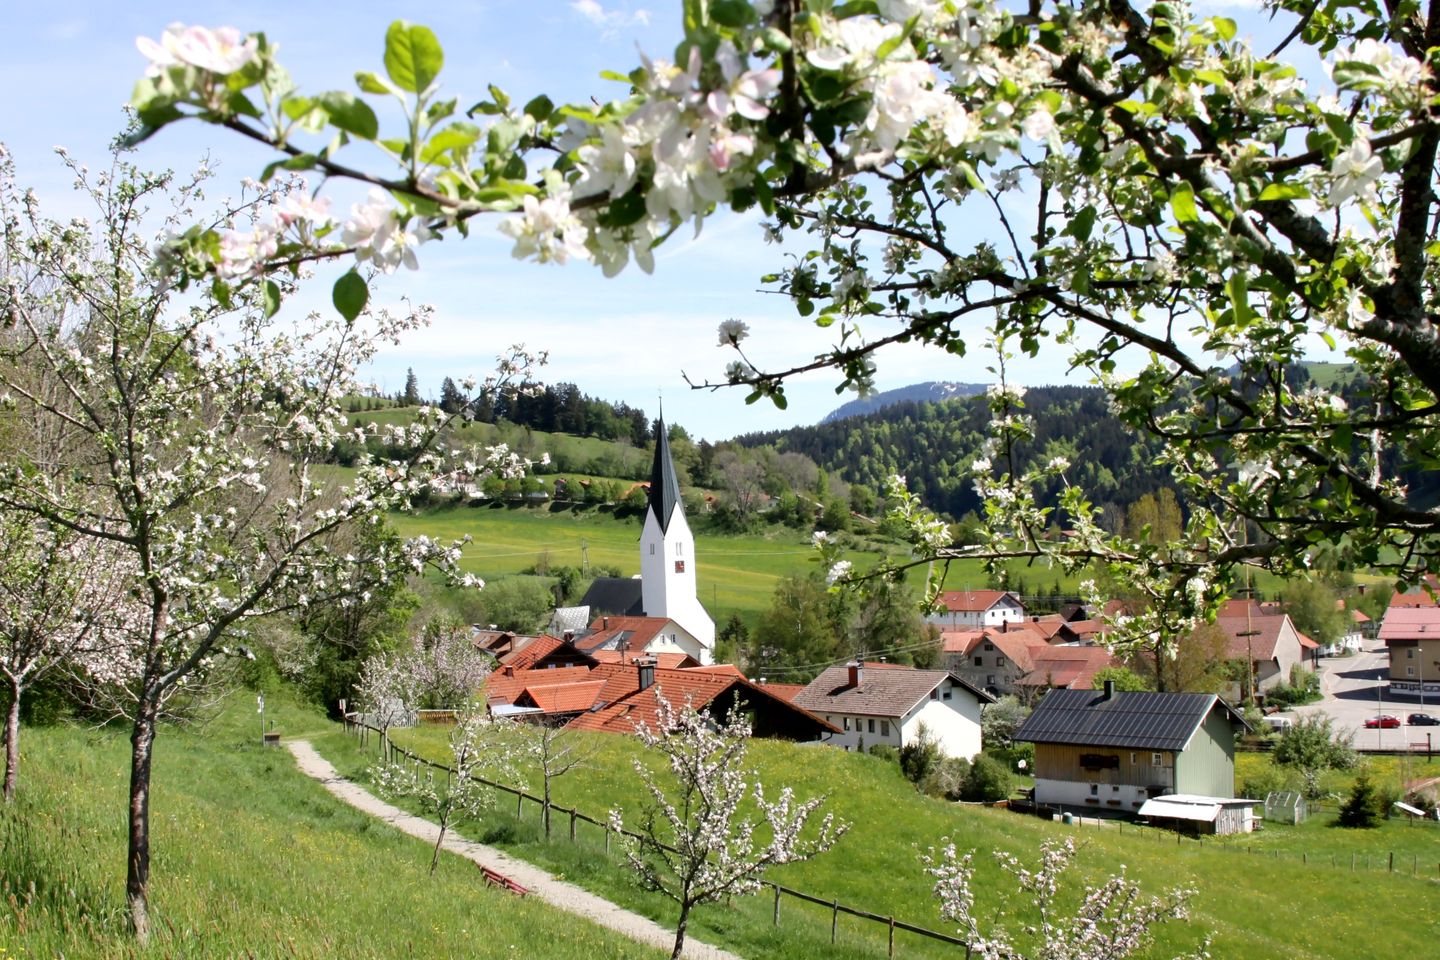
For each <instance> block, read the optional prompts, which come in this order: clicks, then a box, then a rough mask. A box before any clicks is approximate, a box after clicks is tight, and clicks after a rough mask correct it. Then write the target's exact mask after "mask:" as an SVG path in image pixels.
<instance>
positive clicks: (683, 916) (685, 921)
mask: <svg viewBox="0 0 1440 960" xmlns="http://www.w3.org/2000/svg"><path fill="white" fill-rule="evenodd" d="M689 923H690V904H688V903H686V902H684V901H683V900H682V901H681V903H680V919H679V921H678V922H676V924H675V949H674V950H671V951H670V960H679V957H680V954H681V953H683V952H684V950H685V928H686V927H687V926H688V925H689Z"/></svg>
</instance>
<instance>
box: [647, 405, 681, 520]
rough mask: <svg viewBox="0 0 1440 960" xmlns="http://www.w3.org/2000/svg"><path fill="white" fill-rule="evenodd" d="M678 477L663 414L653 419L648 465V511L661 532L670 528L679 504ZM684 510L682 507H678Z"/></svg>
mask: <svg viewBox="0 0 1440 960" xmlns="http://www.w3.org/2000/svg"><path fill="white" fill-rule="evenodd" d="M680 503H681V500H680V479H679V478H678V477H677V476H675V462H674V461H673V460H671V459H670V436H669V433H668V432H667V431H666V429H665V414H664V413H661V414H660V417H659V419H657V420H656V421H655V462H654V463H653V464H652V465H651V467H650V512H651V513H653V514H655V520H656V522H657V523H659V524H660V531H661V532H662V533H665V532H668V531H669V529H670V517H671V515H672V514H673V513H674V512H675V508H676V507H677V506H680ZM680 510H681V512H682V513H683V512H684V507H683V506H681V507H680Z"/></svg>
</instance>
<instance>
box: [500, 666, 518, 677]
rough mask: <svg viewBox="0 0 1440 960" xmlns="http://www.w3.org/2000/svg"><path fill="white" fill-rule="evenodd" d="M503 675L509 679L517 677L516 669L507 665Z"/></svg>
mask: <svg viewBox="0 0 1440 960" xmlns="http://www.w3.org/2000/svg"><path fill="white" fill-rule="evenodd" d="M502 675H503V676H507V677H513V676H515V668H514V667H513V666H512V665H510V664H508V663H507V664H505V669H504V671H503V672H502Z"/></svg>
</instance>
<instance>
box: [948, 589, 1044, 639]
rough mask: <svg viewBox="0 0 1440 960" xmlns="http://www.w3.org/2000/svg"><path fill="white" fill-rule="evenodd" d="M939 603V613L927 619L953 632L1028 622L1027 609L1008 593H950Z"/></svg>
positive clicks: (1001, 591)
mask: <svg viewBox="0 0 1440 960" xmlns="http://www.w3.org/2000/svg"><path fill="white" fill-rule="evenodd" d="M935 602H936V605H937V607H938V609H937V610H936V611H935V612H934V613H932V614H930V615H929V616H928V617H926V618H925V619H926V620H928V621H929V622H930V623H934V624H938V625H939V626H940V627H941V628H948V629H951V630H957V629H960V628H962V627H998V626H999V625H1000V624H1002V623H1006V622H1010V623H1014V622H1015V621H1017V620H1023V619H1025V605H1024V604H1022V603H1021V602H1020V598H1019V597H1017V596H1015V594H1013V593H1009V592H1008V591H1005V590H946V591H945V592H943V593H941V594H940V596H939V597H938V598H936V601H935Z"/></svg>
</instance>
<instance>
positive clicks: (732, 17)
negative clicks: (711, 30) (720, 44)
mask: <svg viewBox="0 0 1440 960" xmlns="http://www.w3.org/2000/svg"><path fill="white" fill-rule="evenodd" d="M754 15H755V11H754V9H752V8H751V6H750V4H749V3H747V2H746V0H711V2H710V19H711V20H713V21H715V22H716V23H718V24H720V26H722V27H730V28H732V29H739V28H740V27H743V26H745V25H746V24H747V23H749V22H750V19H751V18H752V17H753V16H754Z"/></svg>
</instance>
